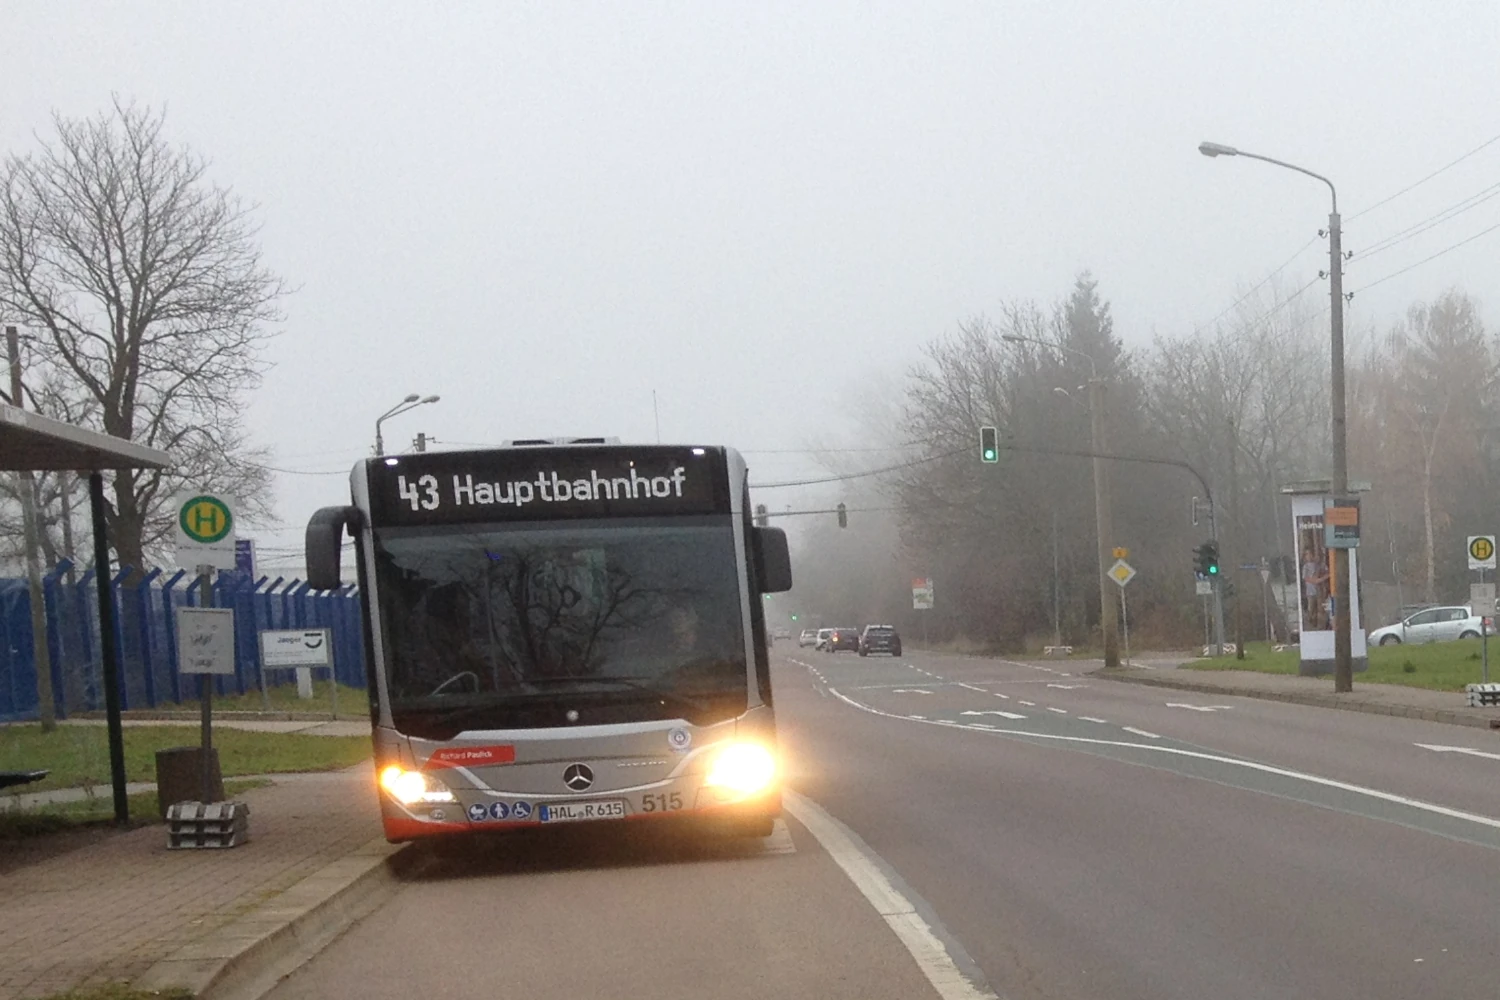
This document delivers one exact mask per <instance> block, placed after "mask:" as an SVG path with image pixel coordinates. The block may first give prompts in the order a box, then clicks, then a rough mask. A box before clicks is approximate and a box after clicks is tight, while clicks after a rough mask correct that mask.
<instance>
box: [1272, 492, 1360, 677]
mask: <svg viewBox="0 0 1500 1000" xmlns="http://www.w3.org/2000/svg"><path fill="white" fill-rule="evenodd" d="M1288 492H1291V491H1288ZM1327 500H1328V494H1327V493H1326V492H1324V491H1321V490H1320V491H1318V492H1316V493H1302V492H1293V493H1292V497H1291V501H1292V537H1293V539H1294V540H1295V542H1296V546H1297V552H1296V558H1297V595H1298V602H1297V609H1298V610H1297V618H1298V622H1299V623H1300V627H1301V639H1300V650H1301V654H1302V655H1301V661H1302V662H1301V666H1300V668H1299V670H1298V672H1299V673H1300V674H1302V675H1303V676H1318V675H1322V674H1331V673H1333V614H1334V608H1335V602H1336V601H1340V600H1343V599H1344V596H1343V595H1342V594H1338V593H1335V592H1334V585H1333V580H1334V576H1333V554H1332V552H1331V551H1330V549H1329V547H1328V540H1327V538H1328V531H1327V528H1326V526H1325V524H1324V507H1325V506H1326V501H1327ZM1347 551H1348V553H1349V586H1350V589H1351V590H1353V591H1354V593H1353V594H1352V595H1351V600H1350V604H1349V613H1350V629H1349V631H1350V636H1349V642H1350V654H1351V656H1352V658H1353V661H1354V669H1355V670H1356V671H1360V670H1364V669H1365V668H1366V667H1367V666H1368V665H1369V660H1368V658H1367V654H1366V651H1365V629H1364V624H1363V622H1362V620H1361V616H1360V607H1359V550H1358V549H1354V548H1351V549H1348V550H1347Z"/></svg>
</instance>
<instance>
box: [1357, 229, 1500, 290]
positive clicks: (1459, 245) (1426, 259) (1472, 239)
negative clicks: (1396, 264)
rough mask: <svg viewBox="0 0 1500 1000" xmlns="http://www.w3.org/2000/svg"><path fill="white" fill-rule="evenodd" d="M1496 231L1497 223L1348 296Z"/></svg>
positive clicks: (1381, 277) (1363, 286)
mask: <svg viewBox="0 0 1500 1000" xmlns="http://www.w3.org/2000/svg"><path fill="white" fill-rule="evenodd" d="M1497 229H1500V222H1497V223H1495V224H1494V225H1493V226H1490V227H1488V228H1486V229H1481V230H1480V231H1479V232H1477V233H1475V234H1474V235H1472V236H1469V237H1466V238H1465V239H1461V240H1459V241H1458V242H1457V243H1454V244H1452V245H1450V246H1446V247H1444V248H1443V249H1441V250H1439V251H1438V252H1437V253H1434V254H1428V255H1427V256H1426V257H1423V258H1422V259H1421V260H1419V261H1415V262H1413V263H1411V264H1408V265H1406V266H1405V267H1402V268H1398V269H1397V270H1395V271H1392V272H1391V273H1390V274H1385V275H1381V276H1380V277H1379V278H1376V279H1375V280H1374V281H1371V282H1368V283H1367V284H1364V285H1361V286H1359V287H1358V288H1356V289H1355V290H1354V291H1352V292H1350V293H1349V295H1350V296H1354V295H1358V294H1359V293H1360V292H1363V291H1365V290H1366V289H1370V288H1374V287H1375V286H1376V285H1379V284H1382V283H1384V282H1387V281H1390V280H1391V279H1392V278H1395V277H1398V276H1400V275H1403V274H1405V273H1406V272H1407V271H1410V270H1412V269H1414V268H1418V267H1421V266H1422V265H1423V264H1426V263H1427V262H1428V261H1433V260H1437V259H1438V258H1439V257H1441V256H1443V255H1444V254H1449V253H1452V252H1453V251H1454V250H1457V249H1458V248H1459V247H1461V246H1466V245H1467V244H1470V243H1473V242H1474V241H1475V240H1477V239H1479V238H1480V237H1481V236H1488V235H1489V234H1490V233H1493V232H1494V231H1495V230H1497Z"/></svg>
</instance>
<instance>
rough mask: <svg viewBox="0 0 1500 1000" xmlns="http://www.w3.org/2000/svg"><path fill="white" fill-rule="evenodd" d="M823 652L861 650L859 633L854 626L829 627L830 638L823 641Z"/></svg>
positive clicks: (855, 651)
mask: <svg viewBox="0 0 1500 1000" xmlns="http://www.w3.org/2000/svg"><path fill="white" fill-rule="evenodd" d="M823 652H825V653H840V652H842V653H857V652H859V633H858V632H857V631H855V630H854V629H852V628H835V629H829V631H828V638H827V639H826V640H824V642H823Z"/></svg>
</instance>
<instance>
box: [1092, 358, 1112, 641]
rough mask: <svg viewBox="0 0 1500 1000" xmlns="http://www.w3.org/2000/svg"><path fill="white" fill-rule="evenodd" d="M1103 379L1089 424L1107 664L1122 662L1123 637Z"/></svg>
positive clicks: (1096, 385) (1095, 385)
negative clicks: (1113, 570)
mask: <svg viewBox="0 0 1500 1000" xmlns="http://www.w3.org/2000/svg"><path fill="white" fill-rule="evenodd" d="M1104 419H1105V414H1104V381H1103V380H1102V379H1100V378H1098V377H1094V378H1091V379H1089V424H1090V428H1091V431H1092V435H1093V450H1094V453H1095V457H1094V521H1095V526H1096V528H1097V530H1098V532H1099V632H1100V638H1101V640H1102V641H1103V644H1104V665H1105V666H1106V667H1118V666H1119V665H1120V640H1119V636H1118V634H1117V633H1118V628H1117V625H1118V623H1117V622H1116V621H1115V608H1114V603H1115V600H1114V595H1113V594H1111V593H1110V592H1109V589H1110V587H1111V586H1113V585H1114V581H1113V580H1111V579H1110V578H1109V576H1108V575H1107V574H1108V571H1109V566H1110V562H1109V554H1110V549H1111V546H1112V545H1113V544H1114V539H1113V536H1114V527H1113V526H1112V525H1111V523H1110V510H1109V467H1108V466H1106V465H1105V464H1104V459H1103V458H1101V457H1099V455H1100V454H1102V453H1103V452H1104V450H1105V442H1104Z"/></svg>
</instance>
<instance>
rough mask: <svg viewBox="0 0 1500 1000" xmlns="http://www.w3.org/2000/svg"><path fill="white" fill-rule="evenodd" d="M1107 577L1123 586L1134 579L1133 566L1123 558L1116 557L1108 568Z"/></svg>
mask: <svg viewBox="0 0 1500 1000" xmlns="http://www.w3.org/2000/svg"><path fill="white" fill-rule="evenodd" d="M1109 578H1110V579H1111V580H1113V581H1115V583H1118V584H1119V585H1120V586H1122V587H1123V586H1125V585H1126V584H1127V583H1129V582H1130V581H1131V580H1133V579H1135V567H1134V566H1132V565H1130V563H1128V562H1126V561H1125V560H1124V559H1116V560H1115V564H1114V565H1113V566H1111V567H1110V568H1109Z"/></svg>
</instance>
